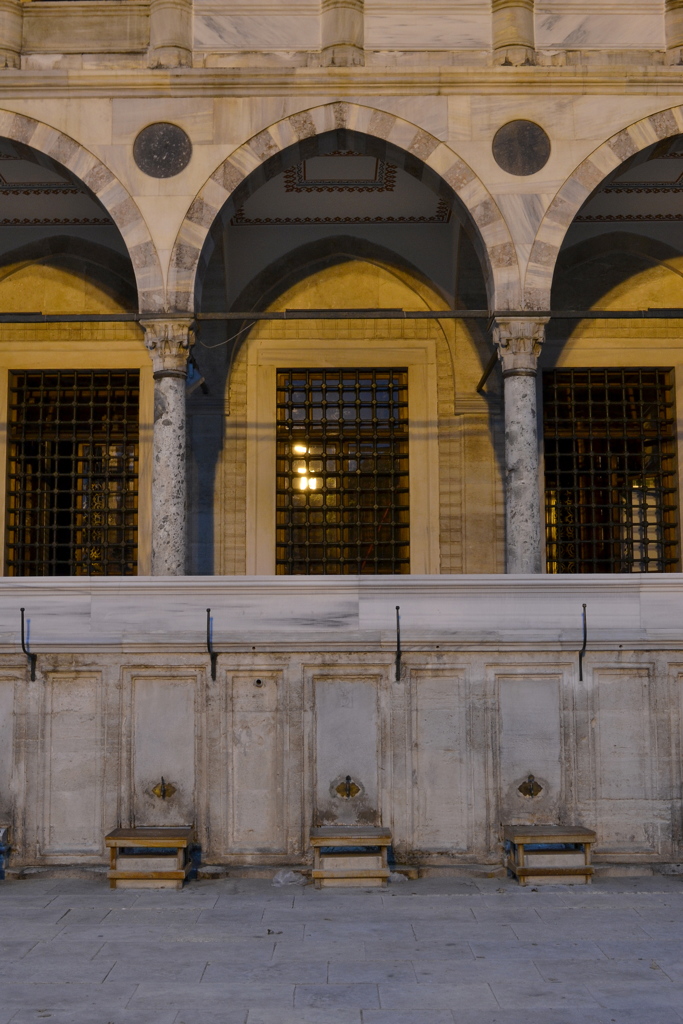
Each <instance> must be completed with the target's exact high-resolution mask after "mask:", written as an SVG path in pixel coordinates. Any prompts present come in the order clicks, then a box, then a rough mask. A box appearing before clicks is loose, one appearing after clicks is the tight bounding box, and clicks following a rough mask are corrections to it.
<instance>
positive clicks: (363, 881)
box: [311, 825, 391, 889]
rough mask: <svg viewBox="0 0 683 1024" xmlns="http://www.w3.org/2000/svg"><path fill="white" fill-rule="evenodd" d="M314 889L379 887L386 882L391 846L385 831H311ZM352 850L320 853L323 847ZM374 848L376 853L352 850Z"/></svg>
mask: <svg viewBox="0 0 683 1024" xmlns="http://www.w3.org/2000/svg"><path fill="white" fill-rule="evenodd" d="M311 846H312V847H313V853H314V863H313V872H312V877H313V880H314V882H315V887H316V889H321V888H322V887H323V886H325V887H327V886H349V885H355V886H363V887H368V886H382V887H383V888H386V884H387V879H388V878H389V868H388V866H387V852H388V848H389V847H390V846H391V832H390V831H389V829H388V828H369V827H368V826H360V825H358V826H356V825H339V826H329V825H328V826H325V827H324V828H314V829H311ZM330 846H331V847H352V849H350V850H349V851H348V852H343V853H339V852H335V853H322V852H321V851H322V850H323V849H324V848H325V847H330ZM358 846H360V847H377V848H378V852H370V850H362V851H359V850H357V849H353V847H358Z"/></svg>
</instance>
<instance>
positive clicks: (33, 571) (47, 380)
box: [6, 370, 139, 576]
mask: <svg viewBox="0 0 683 1024" xmlns="http://www.w3.org/2000/svg"><path fill="white" fill-rule="evenodd" d="M9 395H10V399H9V465H8V494H7V498H8V501H7V549H6V550H7V573H8V575H10V576H88V575H92V576H112V575H113V576H118V575H121V576H130V575H134V574H135V573H136V571H137V503H138V407H139V372H138V371H137V370H49V371H33V370H31V371H21V372H18V373H12V374H10V388H9Z"/></svg>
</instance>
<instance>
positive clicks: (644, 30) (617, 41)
mask: <svg viewBox="0 0 683 1024" xmlns="http://www.w3.org/2000/svg"><path fill="white" fill-rule="evenodd" d="M535 9H536V19H535V20H536V46H537V48H538V49H539V50H541V49H563V50H582V49H593V48H598V49H611V50H626V49H638V50H647V49H652V50H656V49H663V48H664V46H665V39H664V4H663V3H662V2H660V0H600V2H598V3H590V2H589V0H572V2H571V3H567V2H566V0H536V4H535Z"/></svg>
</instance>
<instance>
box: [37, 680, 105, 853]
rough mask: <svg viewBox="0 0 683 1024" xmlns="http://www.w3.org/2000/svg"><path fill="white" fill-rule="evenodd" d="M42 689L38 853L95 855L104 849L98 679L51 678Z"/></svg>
mask: <svg viewBox="0 0 683 1024" xmlns="http://www.w3.org/2000/svg"><path fill="white" fill-rule="evenodd" d="M45 685H46V692H45V696H46V718H45V746H44V771H45V776H44V782H45V790H44V793H45V817H44V833H43V834H44V839H43V849H42V852H43V854H45V855H48V856H49V855H64V854H97V853H99V852H100V851H101V849H102V845H103V822H102V788H103V782H104V742H103V740H104V736H103V730H102V715H101V677H100V676H99V675H94V674H88V675H86V674H80V673H79V674H75V673H74V674H72V673H64V674H61V673H54V674H50V675H49V676H48V678H47V680H46V684H45Z"/></svg>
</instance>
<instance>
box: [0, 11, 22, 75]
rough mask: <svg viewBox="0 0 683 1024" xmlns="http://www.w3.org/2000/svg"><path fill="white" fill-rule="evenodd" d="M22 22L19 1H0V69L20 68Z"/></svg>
mask: <svg viewBox="0 0 683 1024" xmlns="http://www.w3.org/2000/svg"><path fill="white" fill-rule="evenodd" d="M23 21H24V13H23V8H22V5H21V3H20V0H0V68H20V67H21V36H22V30H23Z"/></svg>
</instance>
